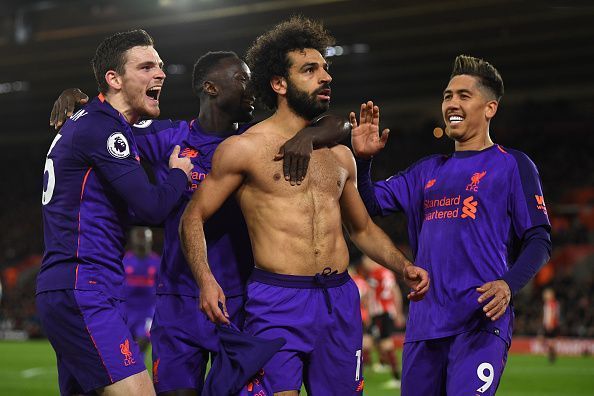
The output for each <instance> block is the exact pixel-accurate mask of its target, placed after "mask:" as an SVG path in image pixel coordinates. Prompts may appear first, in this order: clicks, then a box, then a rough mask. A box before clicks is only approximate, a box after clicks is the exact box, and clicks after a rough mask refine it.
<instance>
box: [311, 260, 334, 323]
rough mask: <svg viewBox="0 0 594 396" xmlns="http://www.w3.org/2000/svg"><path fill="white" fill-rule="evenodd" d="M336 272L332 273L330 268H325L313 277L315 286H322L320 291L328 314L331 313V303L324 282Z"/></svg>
mask: <svg viewBox="0 0 594 396" xmlns="http://www.w3.org/2000/svg"><path fill="white" fill-rule="evenodd" d="M337 273H338V271H337V270H334V271H332V268H330V267H326V268H324V270H323V271H322V272H320V273H318V274H315V275H314V280H315V282H316V283H317V284H319V285H320V286H322V289H323V290H322V291H323V292H324V300H325V301H326V307H328V313H329V314H331V313H332V301H331V300H330V293H328V287H327V285H326V280H327V279H328V276H330V275H334V274H337Z"/></svg>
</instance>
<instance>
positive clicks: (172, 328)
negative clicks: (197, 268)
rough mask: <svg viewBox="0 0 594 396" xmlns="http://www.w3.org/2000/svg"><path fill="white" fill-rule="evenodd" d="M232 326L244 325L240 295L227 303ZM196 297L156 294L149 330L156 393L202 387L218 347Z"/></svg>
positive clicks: (213, 328)
mask: <svg viewBox="0 0 594 396" xmlns="http://www.w3.org/2000/svg"><path fill="white" fill-rule="evenodd" d="M226 303H227V311H228V312H229V316H230V318H231V320H232V321H233V323H235V325H237V326H242V325H243V320H244V315H243V304H244V299H243V296H238V297H230V298H227V300H226ZM199 306H200V304H199V301H198V298H197V297H188V296H179V295H174V294H159V295H157V305H156V309H155V317H154V319H153V325H152V328H151V342H152V345H153V383H154V385H155V389H156V390H157V393H161V392H166V391H171V390H176V389H196V390H198V391H199V392H200V391H201V389H202V386H203V384H204V375H205V373H206V364H207V362H208V356H209V353H210V352H216V351H217V350H218V348H219V338H218V335H217V333H216V330H215V325H214V324H213V323H212V322H211V321H209V320H208V317H206V315H204V313H203V312H202V311H200V308H199Z"/></svg>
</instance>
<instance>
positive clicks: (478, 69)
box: [450, 55, 503, 101]
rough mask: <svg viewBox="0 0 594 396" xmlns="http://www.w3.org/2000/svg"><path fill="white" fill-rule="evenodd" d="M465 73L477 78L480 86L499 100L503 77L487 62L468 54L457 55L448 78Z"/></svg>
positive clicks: (501, 94) (501, 92) (501, 93)
mask: <svg viewBox="0 0 594 396" xmlns="http://www.w3.org/2000/svg"><path fill="white" fill-rule="evenodd" d="M461 74H467V75H469V76H473V77H476V78H478V80H479V83H480V85H481V86H483V87H484V88H486V89H487V90H488V91H489V92H491V94H492V95H493V96H494V97H495V98H496V99H497V100H498V101H499V100H501V97H502V96H503V79H502V78H501V75H500V74H499V72H498V71H497V69H495V67H494V66H493V65H492V64H490V63H489V62H487V61H485V60H483V59H480V58H475V57H473V56H468V55H458V56H457V57H456V59H455V60H454V67H453V70H452V74H451V75H450V80H451V79H452V78H454V77H455V76H459V75H461Z"/></svg>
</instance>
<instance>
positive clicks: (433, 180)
mask: <svg viewBox="0 0 594 396" xmlns="http://www.w3.org/2000/svg"><path fill="white" fill-rule="evenodd" d="M434 184H435V179H431V180H429V181H428V182H427V184H425V190H426V189H428V188H431V187H433V185H434Z"/></svg>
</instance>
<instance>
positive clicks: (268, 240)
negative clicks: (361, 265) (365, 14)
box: [180, 17, 429, 395]
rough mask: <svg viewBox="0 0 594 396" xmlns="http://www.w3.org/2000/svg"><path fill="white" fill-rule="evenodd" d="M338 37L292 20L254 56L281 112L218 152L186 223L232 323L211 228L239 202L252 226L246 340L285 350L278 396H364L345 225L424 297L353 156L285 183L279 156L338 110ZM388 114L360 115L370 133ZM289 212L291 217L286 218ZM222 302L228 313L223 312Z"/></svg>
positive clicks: (199, 270) (183, 230)
mask: <svg viewBox="0 0 594 396" xmlns="http://www.w3.org/2000/svg"><path fill="white" fill-rule="evenodd" d="M332 41H333V39H332V37H331V36H330V35H329V34H328V33H327V32H326V31H325V30H324V28H323V27H322V26H321V25H320V24H319V23H316V22H314V21H311V20H308V19H305V18H302V17H294V18H292V19H290V20H288V21H285V22H282V23H280V24H278V25H276V26H275V27H274V28H273V29H271V30H270V31H268V32H267V33H265V34H263V35H261V36H260V37H258V38H257V39H256V41H255V42H254V43H253V45H252V46H251V48H250V49H249V50H248V54H247V62H248V64H249V66H250V68H251V70H252V81H253V83H254V90H255V93H256V96H257V97H259V98H260V99H261V101H262V102H263V103H264V104H265V105H267V106H268V107H269V108H270V109H272V110H273V111H274V113H273V115H272V116H270V117H269V118H267V119H265V120H264V121H262V122H260V123H258V124H256V125H254V126H253V127H251V128H250V129H248V130H247V131H246V132H245V133H244V134H242V135H238V136H232V137H229V138H228V139H226V140H225V141H224V142H223V143H221V145H220V146H219V147H218V148H217V150H216V152H215V154H214V157H213V166H212V170H211V173H210V175H209V177H208V178H206V179H205V180H204V182H202V185H201V187H200V188H199V189H198V190H197V191H196V192H195V193H194V195H193V197H192V200H191V201H190V203H189V204H188V206H187V208H186V210H185V213H184V215H183V216H182V219H181V223H180V239H181V243H182V247H183V249H184V253H185V255H186V258H187V260H188V264H189V265H190V267H191V269H192V272H193V273H194V276H195V278H196V279H197V281H198V283H199V286H200V290H201V299H202V300H203V309H204V311H205V312H206V314H207V315H208V316H209V318H210V319H211V320H212V321H214V322H217V323H228V322H229V320H228V318H227V314H226V308H225V295H224V293H223V290H222V289H221V287H220V286H219V284H218V283H217V282H216V279H215V278H214V277H213V275H212V272H211V271H210V268H209V263H208V260H207V248H206V243H205V240H204V223H205V222H206V221H207V219H208V218H209V217H210V216H212V215H213V214H214V213H215V212H216V211H217V209H218V208H219V207H220V206H221V205H222V204H223V202H225V200H226V199H227V198H228V197H230V196H231V195H235V198H236V199H237V200H238V202H239V204H240V207H241V210H242V212H243V215H244V217H245V220H246V224H247V227H248V231H249V234H250V238H251V241H252V248H253V249H252V250H253V255H254V263H255V268H254V270H253V272H252V275H251V277H250V280H249V281H248V286H247V301H246V304H245V311H246V321H245V325H244V331H245V332H247V333H248V334H251V335H254V336H257V337H260V338H267V339H274V338H279V337H282V338H284V339H285V340H286V344H285V345H284V347H282V348H281V349H280V351H279V352H277V353H276V354H275V355H274V356H273V357H272V359H271V360H270V361H269V362H268V363H267V364H266V365H265V366H264V372H265V374H266V379H267V380H268V381H270V388H271V389H272V391H273V392H274V394H275V395H297V394H298V393H299V390H300V389H301V385H302V382H305V387H306V389H307V392H308V394H314V395H315V394H324V395H358V394H361V392H362V389H363V383H362V382H363V376H362V374H361V349H362V348H361V343H362V325H361V314H360V310H359V293H358V290H357V286H356V285H355V283H354V282H353V280H352V279H351V278H350V277H349V275H348V272H347V271H346V269H347V266H348V262H349V255H348V249H347V245H346V241H345V240H344V236H343V232H342V227H341V224H344V226H345V228H346V229H347V231H348V233H349V234H350V238H351V240H352V241H353V242H354V243H355V244H356V245H357V246H358V247H359V249H360V250H361V251H363V252H364V253H365V254H367V255H368V256H370V257H372V258H373V259H374V260H376V261H377V262H379V263H381V264H383V265H385V266H387V267H388V268H390V269H392V270H394V271H396V272H397V273H398V274H399V275H400V276H402V277H403V278H404V280H405V281H406V282H407V283H408V285H409V286H410V287H411V288H412V291H411V293H410V294H409V298H411V299H415V300H418V299H421V298H423V297H424V295H425V293H426V292H427V290H428V287H429V279H428V276H427V272H426V271H424V270H422V269H420V268H418V267H415V266H414V265H413V264H412V263H410V262H409V261H408V260H406V258H405V257H404V256H403V254H402V253H401V252H400V251H399V250H398V249H396V247H394V245H393V244H392V242H391V241H390V239H389V238H388V236H387V235H386V234H385V233H383V231H382V230H381V229H380V228H379V227H377V226H376V225H375V224H374V223H373V222H372V221H371V219H370V218H369V215H368V214H367V211H366V210H365V206H364V204H363V202H362V200H361V197H360V196H359V193H358V192H357V188H356V183H355V181H356V170H355V161H354V159H353V155H352V153H351V152H350V150H349V149H348V148H347V147H345V146H340V145H338V146H334V147H330V148H322V149H319V150H316V151H314V152H313V153H312V156H311V161H310V165H309V172H308V174H307V176H306V177H305V179H303V181H302V183H301V184H300V185H298V186H290V185H289V184H287V183H284V182H283V180H282V173H283V170H282V167H281V164H279V163H278V162H275V161H274V156H275V154H276V153H277V152H278V150H279V147H280V146H281V145H282V144H283V143H284V142H285V141H286V140H287V139H288V138H290V137H292V136H293V135H295V133H297V131H299V130H300V129H302V128H303V127H304V126H306V125H308V124H310V123H311V121H312V120H313V119H314V118H315V117H317V116H318V115H320V114H321V113H323V112H325V111H326V110H327V109H328V108H329V103H330V94H331V91H330V82H331V81H332V77H331V76H330V74H329V73H328V64H327V62H326V60H325V59H324V56H323V53H324V52H325V49H326V47H327V46H328V45H330V44H331V43H332ZM378 123H379V109H378V107H377V106H373V103H371V102H369V103H367V104H365V105H364V106H362V110H361V125H357V123H356V122H354V123H353V126H354V127H355V129H359V128H372V129H375V130H377V129H378ZM279 213H281V214H282V215H279ZM219 303H221V304H222V306H223V309H222V310H221V309H219Z"/></svg>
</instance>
